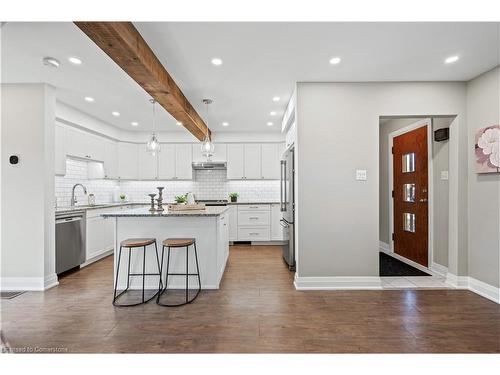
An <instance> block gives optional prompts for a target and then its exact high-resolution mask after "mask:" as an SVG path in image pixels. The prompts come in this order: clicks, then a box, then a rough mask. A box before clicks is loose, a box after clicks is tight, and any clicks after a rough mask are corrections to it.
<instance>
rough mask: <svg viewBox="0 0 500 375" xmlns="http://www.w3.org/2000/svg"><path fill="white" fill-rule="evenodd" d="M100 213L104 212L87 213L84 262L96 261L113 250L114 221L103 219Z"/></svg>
mask: <svg viewBox="0 0 500 375" xmlns="http://www.w3.org/2000/svg"><path fill="white" fill-rule="evenodd" d="M105 210H106V211H108V212H109V211H110V210H109V209H105ZM102 212H104V211H103V210H88V211H87V235H86V255H85V261H86V262H89V261H90V262H92V260H97V259H98V258H99V256H101V255H103V254H105V253H106V252H108V251H110V250H113V248H114V244H113V242H114V227H113V224H114V220H113V219H108V218H107V219H105V218H103V217H102V216H100V214H101V213H102Z"/></svg>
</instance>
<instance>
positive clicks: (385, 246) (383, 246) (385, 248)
mask: <svg viewBox="0 0 500 375" xmlns="http://www.w3.org/2000/svg"><path fill="white" fill-rule="evenodd" d="M378 247H379V248H380V250H382V251H384V252H388V251H391V247H390V246H389V244H388V243H386V242H383V241H379V242H378Z"/></svg>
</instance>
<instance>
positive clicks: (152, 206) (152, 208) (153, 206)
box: [148, 194, 156, 212]
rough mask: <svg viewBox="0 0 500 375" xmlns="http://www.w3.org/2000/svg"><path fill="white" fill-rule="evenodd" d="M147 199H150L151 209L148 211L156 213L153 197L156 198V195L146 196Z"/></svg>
mask: <svg viewBox="0 0 500 375" xmlns="http://www.w3.org/2000/svg"><path fill="white" fill-rule="evenodd" d="M148 195H149V197H150V198H151V208H150V209H149V211H150V212H155V211H156V208H155V197H156V194H148Z"/></svg>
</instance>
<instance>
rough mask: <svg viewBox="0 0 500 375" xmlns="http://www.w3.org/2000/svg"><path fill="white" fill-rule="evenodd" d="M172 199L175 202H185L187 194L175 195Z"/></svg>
mask: <svg viewBox="0 0 500 375" xmlns="http://www.w3.org/2000/svg"><path fill="white" fill-rule="evenodd" d="M174 199H175V201H176V202H177V203H186V202H187V196H185V195H177V196H176V197H175V198H174Z"/></svg>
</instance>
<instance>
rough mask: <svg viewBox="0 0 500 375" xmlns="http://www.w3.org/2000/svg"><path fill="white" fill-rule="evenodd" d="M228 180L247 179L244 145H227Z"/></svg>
mask: <svg viewBox="0 0 500 375" xmlns="http://www.w3.org/2000/svg"><path fill="white" fill-rule="evenodd" d="M227 179H228V180H243V179H245V146H244V145H242V144H228V145H227Z"/></svg>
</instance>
